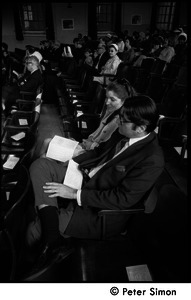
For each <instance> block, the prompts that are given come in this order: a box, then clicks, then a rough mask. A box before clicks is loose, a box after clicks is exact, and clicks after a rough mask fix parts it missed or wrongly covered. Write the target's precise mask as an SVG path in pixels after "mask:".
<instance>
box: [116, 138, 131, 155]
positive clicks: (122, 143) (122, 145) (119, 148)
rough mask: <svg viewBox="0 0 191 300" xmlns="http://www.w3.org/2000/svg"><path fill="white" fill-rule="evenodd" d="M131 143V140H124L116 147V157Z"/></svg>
mask: <svg viewBox="0 0 191 300" xmlns="http://www.w3.org/2000/svg"><path fill="white" fill-rule="evenodd" d="M127 142H129V138H124V139H122V140H121V141H120V142H119V143H118V144H117V145H116V147H115V155H116V154H118V153H119V152H120V151H121V149H123V147H124V146H125V144H126V143H127Z"/></svg>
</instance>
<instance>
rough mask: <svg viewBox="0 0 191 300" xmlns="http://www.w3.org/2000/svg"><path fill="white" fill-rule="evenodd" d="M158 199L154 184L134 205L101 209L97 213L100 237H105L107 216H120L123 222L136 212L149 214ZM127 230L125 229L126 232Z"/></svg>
mask: <svg viewBox="0 0 191 300" xmlns="http://www.w3.org/2000/svg"><path fill="white" fill-rule="evenodd" d="M157 200H158V192H157V189H156V187H155V184H154V185H153V186H152V187H151V188H150V189H149V190H148V191H147V192H146V193H145V195H144V196H143V198H142V199H141V200H140V201H139V203H137V204H136V205H135V206H134V207H132V208H129V209H117V210H107V209H106V210H101V211H99V213H98V215H99V216H100V217H102V239H103V240H105V239H106V237H107V232H106V227H107V226H106V219H107V216H114V217H116V216H117V217H119V220H120V217H121V220H122V222H123V223H124V222H125V220H126V222H128V221H129V217H130V216H132V215H134V214H138V213H146V214H151V213H153V211H154V210H155V207H156V204H157ZM126 231H127V230H125V232H126Z"/></svg>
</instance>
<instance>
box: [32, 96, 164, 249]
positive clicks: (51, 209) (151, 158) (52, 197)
mask: <svg viewBox="0 0 191 300" xmlns="http://www.w3.org/2000/svg"><path fill="white" fill-rule="evenodd" d="M120 113H121V115H120V124H119V128H118V130H117V131H116V132H115V133H114V134H113V136H112V137H111V138H110V140H108V141H107V142H105V143H101V144H100V146H99V147H97V148H95V149H94V150H90V151H87V152H85V153H83V154H81V155H79V156H77V157H75V158H73V160H74V161H75V162H76V163H78V164H79V166H78V167H79V169H80V170H81V171H83V174H84V180H83V184H82V187H81V189H79V190H76V189H73V188H70V187H68V186H66V185H64V184H63V180H64V177H65V172H66V169H67V165H68V163H60V162H57V161H55V160H50V159H47V158H40V159H37V160H36V161H35V162H33V164H32V165H31V168H30V174H31V179H32V184H33V188H34V194H35V205H36V207H38V214H39V216H40V221H41V225H42V233H43V238H44V243H45V244H46V246H45V248H43V249H44V250H43V255H45V254H47V253H48V250H49V249H51V247H52V246H51V245H54V246H55V245H59V244H60V241H61V240H62V238H61V237H60V233H61V234H66V235H69V236H73V237H78V238H89V239H99V238H100V236H101V220H100V218H99V217H98V211H99V210H101V209H111V210H112V209H127V208H129V207H135V206H136V205H137V204H138V203H139V202H140V201H141V199H142V198H143V196H144V195H145V193H146V192H147V191H148V190H149V189H150V188H151V187H152V186H153V185H154V183H155V182H156V180H157V178H158V177H159V175H160V174H161V172H162V171H163V168H164V158H163V153H162V150H161V148H160V146H159V145H158V141H157V136H156V133H155V132H154V129H155V127H156V125H157V121H158V113H157V109H156V105H155V103H154V102H153V101H152V99H150V98H149V97H147V96H141V95H140V96H136V97H133V98H129V99H126V101H125V103H124V106H123V107H122V109H121V112H120ZM122 144H123V145H122ZM120 147H122V149H121V150H120ZM57 197H61V198H62V200H63V202H64V203H67V201H69V200H68V199H71V201H69V205H68V206H67V207H66V208H65V209H61V210H60V214H58V203H57ZM125 222H126V219H123V218H122V219H121V218H120V219H112V221H111V223H109V224H107V230H108V235H109V236H112V235H115V234H116V233H120V232H121V230H122V228H123V226H124V224H125ZM58 241H59V242H58ZM57 242H58V243H57Z"/></svg>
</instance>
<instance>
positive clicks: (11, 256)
mask: <svg viewBox="0 0 191 300" xmlns="http://www.w3.org/2000/svg"><path fill="white" fill-rule="evenodd" d="M15 180H17V183H16V185H15V187H14V188H13V189H12V190H10V196H9V200H8V202H9V203H10V208H9V209H8V211H7V212H5V214H4V215H3V216H2V220H1V233H2V234H3V236H4V240H3V242H2V243H3V249H4V251H6V253H4V258H3V259H4V261H3V262H2V266H1V277H3V273H4V271H3V270H4V269H6V268H7V266H8V264H9V266H10V271H9V272H7V270H6V271H5V274H6V275H7V276H8V278H4V279H5V280H6V279H7V281H10V280H11V281H12V280H15V276H16V273H17V272H18V271H19V264H20V261H21V258H22V254H23V253H22V249H23V246H24V241H25V210H26V206H27V204H28V197H29V195H28V192H29V188H30V176H29V172H28V170H27V169H26V168H25V167H24V166H23V165H20V166H19V168H18V169H17V171H16V172H15ZM6 188H7V189H8V182H7V187H6ZM10 262H11V265H10Z"/></svg>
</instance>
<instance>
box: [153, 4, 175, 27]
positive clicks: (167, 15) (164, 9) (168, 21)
mask: <svg viewBox="0 0 191 300" xmlns="http://www.w3.org/2000/svg"><path fill="white" fill-rule="evenodd" d="M175 5H176V2H159V3H158V7H157V19H156V26H157V28H158V29H162V30H172V25H173V19H174V13H175Z"/></svg>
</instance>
